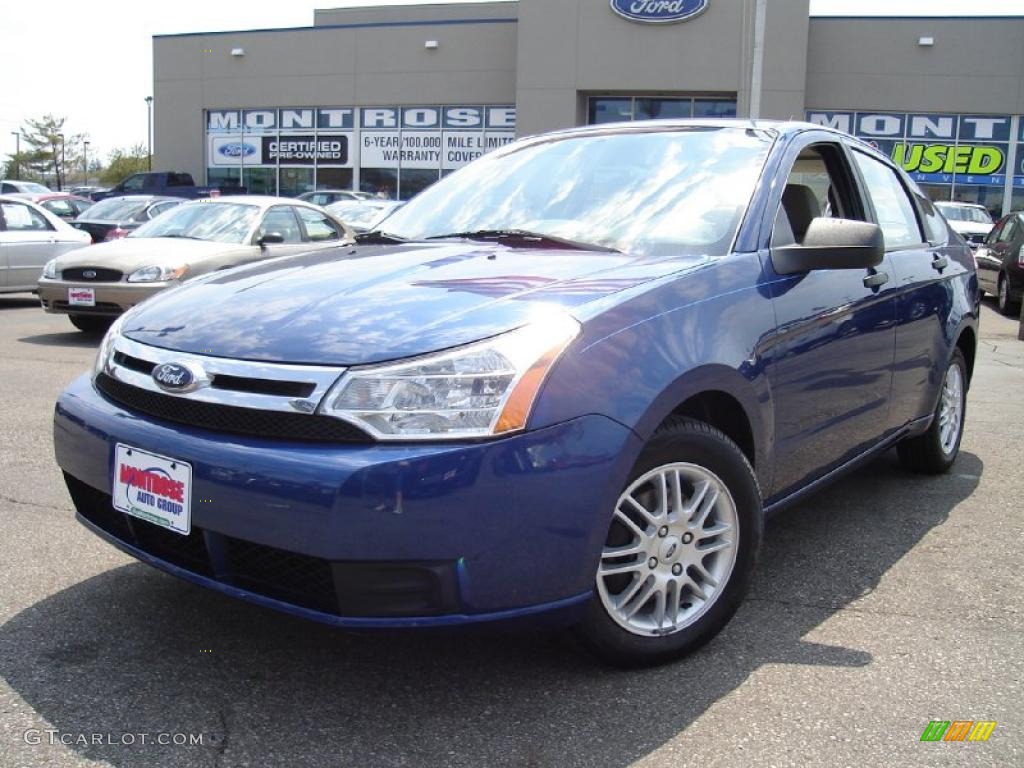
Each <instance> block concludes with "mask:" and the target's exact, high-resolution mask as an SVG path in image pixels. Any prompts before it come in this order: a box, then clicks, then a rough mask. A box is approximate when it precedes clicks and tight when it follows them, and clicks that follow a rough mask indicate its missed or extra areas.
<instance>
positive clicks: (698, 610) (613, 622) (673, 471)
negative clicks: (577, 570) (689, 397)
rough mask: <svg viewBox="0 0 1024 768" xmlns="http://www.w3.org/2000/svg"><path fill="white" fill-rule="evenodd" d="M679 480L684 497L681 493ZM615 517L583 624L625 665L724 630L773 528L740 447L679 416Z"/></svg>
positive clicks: (592, 639)
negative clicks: (639, 505)
mask: <svg viewBox="0 0 1024 768" xmlns="http://www.w3.org/2000/svg"><path fill="white" fill-rule="evenodd" d="M662 477H664V478H666V481H667V482H666V484H665V485H661V482H660V480H661V478H662ZM674 478H678V479H679V485H678V488H679V490H680V493H679V496H678V497H676V498H677V499H679V501H681V502H682V503H678V502H675V501H673V498H672V497H673V496H675V493H674V489H675V488H676V487H677V486H676V485H675V482H674ZM662 488H667V489H668V494H667V497H666V495H665V494H664V493H661V495H659V489H662ZM701 489H704V493H703V494H702V493H701ZM712 490H716V491H717V495H716V496H714V497H712V496H710V495H709V494H710V493H711V491H712ZM634 497H635V498H639V499H641V500H642V501H643V507H642V508H644V509H647V510H648V512H647V514H646V515H644V514H642V513H641V512H640V508H637V507H636V506H634V504H633V502H631V501H629V499H630V498H634ZM635 498H634V501H635ZM666 498H667V501H666V502H665V503H664V504H662V503H661V500H662V499H666ZM709 501H710V503H708V502H709ZM659 507H660V509H658V508H659ZM688 507H689V508H688ZM650 509H657V510H658V513H657V514H652V513H650ZM677 509H678V510H681V511H682V514H679V513H678V512H677V511H676V510H677ZM627 518H628V520H630V521H632V523H633V525H632V527H631V526H629V525H628V524H627V523H626V519H627ZM610 520H611V522H610V524H609V531H608V535H607V537H606V540H605V543H604V545H603V546H602V552H601V559H600V561H599V564H598V573H597V574H596V575H595V581H596V591H595V596H594V598H593V599H592V600H591V601H590V604H589V605H588V607H587V615H586V617H585V619H584V620H583V622H582V623H581V624H580V625H579V626H578V627H577V632H578V634H579V636H580V637H581V639H582V641H583V642H584V644H585V645H587V646H588V647H589V648H590V649H591V650H592V651H593V652H595V653H596V654H597V655H598V656H599V657H601V658H602V659H604V660H605V661H608V662H610V663H612V664H614V665H616V666H622V667H642V666H650V665H654V664H661V663H664V662H668V661H672V660H674V659H678V658H679V657H681V656H684V655H685V654H688V653H690V652H692V651H694V650H696V649H697V648H700V647H701V646H702V645H704V644H705V643H706V642H708V641H709V640H711V638H713V637H714V636H715V635H716V634H718V632H719V631H720V630H721V629H722V627H724V626H725V625H726V623H727V622H728V621H729V619H731V618H732V616H733V614H734V613H736V610H737V608H739V605H740V603H741V602H742V600H743V597H744V595H745V594H746V592H747V588H748V587H749V585H750V579H751V575H752V573H753V571H754V566H755V564H756V562H757V555H758V551H759V550H760V547H761V536H762V532H763V528H764V520H763V515H762V508H761V493H760V490H759V488H758V485H757V479H756V478H755V476H754V471H753V469H752V468H751V466H750V462H748V461H747V458H746V456H744V455H743V452H742V451H741V450H740V449H739V448H738V447H737V446H736V444H735V443H734V442H732V440H730V439H729V438H728V437H726V436H725V435H724V434H723V433H722V432H720V431H719V430H717V429H715V428H714V427H711V426H709V425H708V424H705V423H703V422H700V421H695V420H693V419H686V418H672V419H670V420H669V421H667V422H666V423H665V424H664V425H663V426H662V427H661V428H659V429H658V431H657V432H656V433H655V434H654V436H653V437H652V438H651V440H650V442H649V443H648V444H647V446H646V447H645V448H644V450H643V452H642V453H641V454H640V457H639V458H638V459H637V462H636V465H635V466H634V467H633V470H632V472H631V473H630V477H629V480H628V482H627V484H626V487H625V488H624V489H623V491H622V494H621V495H620V497H619V499H618V500H617V502H616V506H615V508H614V509H613V510H611V512H610ZM698 520H699V521H698ZM723 526H729V527H728V528H724V527H723ZM666 529H667V530H666ZM716 531H718V532H716ZM690 532H692V533H690ZM688 537H689V540H687V538H688ZM737 538H738V542H737ZM698 545H701V546H700V548H698ZM616 549H619V550H623V551H625V550H632V551H631V552H629V553H627V554H621V555H616V554H615V550H616ZM700 552H707V553H706V554H703V555H702V554H699V553H700ZM655 555H656V556H655ZM654 561H657V565H656V566H651V563H652V562H654ZM609 569H610V570H611V571H612V572H611V573H609V572H608V571H609ZM705 575H707V576H710V577H711V580H707V579H705V578H704V576H705ZM691 584H693V585H694V586H695V587H698V589H699V591H694V589H693V587H691V586H690V585H691ZM649 587H650V588H649ZM673 598H675V599H674V600H673ZM673 603H674V604H675V605H676V606H677V609H676V611H675V612H673V613H674V615H672V614H670V610H671V608H670V606H672V605H673ZM659 606H661V607H662V610H661V612H660V613H659ZM634 608H635V609H636V610H635V612H634V614H633V616H632V617H630V618H627V617H626V614H627V613H628V612H629V611H631V610H633V609H634ZM659 616H660V619H659V618H658V617H659Z"/></svg>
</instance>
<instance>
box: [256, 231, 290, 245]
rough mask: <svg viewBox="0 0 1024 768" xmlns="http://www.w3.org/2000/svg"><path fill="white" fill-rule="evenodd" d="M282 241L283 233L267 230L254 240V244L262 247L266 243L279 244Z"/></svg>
mask: <svg viewBox="0 0 1024 768" xmlns="http://www.w3.org/2000/svg"><path fill="white" fill-rule="evenodd" d="M283 242H284V235H282V234H281V233H280V232H267V234H265V235H264V236H263V237H261V238H260V239H259V240H257V241H256V244H257V245H258V246H259V247H260V248H264V247H266V246H268V245H280V244H281V243H283Z"/></svg>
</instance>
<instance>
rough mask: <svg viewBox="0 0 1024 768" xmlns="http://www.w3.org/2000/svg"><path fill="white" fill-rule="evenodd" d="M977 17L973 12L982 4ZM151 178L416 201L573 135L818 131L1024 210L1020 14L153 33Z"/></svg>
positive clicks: (773, 7)
mask: <svg viewBox="0 0 1024 768" xmlns="http://www.w3.org/2000/svg"><path fill="white" fill-rule="evenodd" d="M965 7H969V6H968V5H965ZM153 53H154V93H153V95H154V103H153V108H154V153H155V158H154V163H155V167H158V168H162V169H173V170H178V171H188V172H191V173H192V174H193V176H195V177H196V178H197V179H204V180H205V182H206V183H209V184H237V183H241V184H242V185H244V186H245V187H247V188H248V189H249V190H250V191H251V192H257V193H271V194H273V193H280V194H282V195H295V194H299V193H301V192H305V191H308V190H312V189H315V188H328V187H329V188H355V189H363V190H366V191H370V192H374V193H377V194H381V195H387V196H389V197H400V198H403V199H405V198H408V197H409V196H411V195H413V194H415V193H416V192H417V191H419V190H420V189H422V188H424V187H425V186H427V185H429V184H431V183H432V182H434V181H436V180H437V179H438V178H440V177H441V176H443V175H445V174H448V173H450V172H452V171H454V170H456V169H458V168H460V167H462V166H463V165H465V164H466V163H468V162H470V161H471V160H472V159H474V158H475V157H478V156H479V155H480V154H482V153H484V152H487V151H490V150H491V149H494V148H495V147H499V146H501V145H503V144H506V143H508V142H509V141H512V140H513V139H514V138H515V137H517V136H525V135H530V134H535V133H539V132H543V131H549V130H554V129H559V128H566V127H570V126H576V125H587V124H594V123H605V122H617V121H623V120H645V119H653V118H675V117H691V116H694V117H704V116H709V117H724V116H739V117H748V116H758V117H761V118H772V119H783V120H788V119H795V120H800V119H805V120H810V121H812V122H817V123H822V124H827V125H831V126H834V127H837V128H840V129H842V130H846V131H849V132H850V133H853V134H855V135H857V136H860V137H862V138H863V139H865V140H867V141H869V142H871V143H873V144H874V145H875V146H877V147H878V148H879V149H880V150H881V151H883V152H885V153H886V154H888V155H889V156H891V157H892V158H894V159H895V160H896V161H897V162H899V163H900V164H901V165H902V166H903V167H904V168H905V169H906V170H907V171H908V172H909V173H910V174H911V175H912V176H913V177H914V178H915V179H917V181H918V183H920V184H921V186H922V188H923V189H925V190H926V191H927V192H928V194H929V195H930V196H932V197H933V198H935V199H955V200H966V201H971V202H975V201H976V202H980V203H982V204H984V205H985V206H986V207H988V208H989V209H990V210H992V211H993V212H995V213H998V212H1001V211H1007V210H1010V209H1016V208H1024V120H1022V119H1021V116H1022V115H1024V17H1020V16H1016V17H998V18H995V17H978V18H970V17H956V18H951V17H896V18H894V17H884V18H882V17H835V16H830V17H826V16H821V17H812V16H810V15H809V4H808V0H770V2H764V3H758V2H757V0H611V1H609V0H510V1H502V2H488V3H460V4H434V5H406V6H387V7H363V8H344V9H326V10H317V11H315V13H314V18H313V25H312V26H310V27H302V28H289V29H273V30H246V31H238V32H216V33H213V32H211V33H199V34H184V35H164V36H158V37H155V38H154V40H153Z"/></svg>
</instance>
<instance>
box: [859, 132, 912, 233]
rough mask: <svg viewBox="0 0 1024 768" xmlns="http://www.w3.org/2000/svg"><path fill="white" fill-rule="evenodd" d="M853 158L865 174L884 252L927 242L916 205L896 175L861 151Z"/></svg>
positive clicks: (865, 181)
mask: <svg viewBox="0 0 1024 768" xmlns="http://www.w3.org/2000/svg"><path fill="white" fill-rule="evenodd" d="M853 156H854V157H855V158H856V159H857V166H858V167H859V168H860V171H861V173H862V174H863V175H864V183H865V184H866V185H867V188H868V189H867V191H868V195H869V196H870V198H871V202H872V204H873V205H874V208H875V215H876V216H877V217H878V226H880V227H881V228H882V234H883V236H884V237H885V249H886V250H887V251H891V250H894V249H897V248H907V247H909V246H913V245H920V244H921V243H922V242H924V241H923V240H922V238H921V228H920V226H918V223H917V216H916V214H915V213H914V206H913V204H912V203H911V202H910V198H909V197H908V196H907V190H906V189H904V188H903V184H902V183H901V182H900V179H899V177H898V176H897V175H896V172H895V171H893V170H892V169H891V168H889V167H888V166H887V165H885V164H884V163H880V162H879V161H877V160H875V159H874V158H873V157H868V156H867V155H865V154H863V153H862V152H857V151H854V153H853Z"/></svg>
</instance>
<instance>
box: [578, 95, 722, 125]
mask: <svg viewBox="0 0 1024 768" xmlns="http://www.w3.org/2000/svg"><path fill="white" fill-rule="evenodd" d="M689 117H736V100H735V99H732V98H727V97H723V98H693V97H688V96H677V97H647V96H594V97H592V98H591V99H590V101H589V104H588V109H587V124H588V125H600V124H603V123H622V122H630V121H632V120H677V119H684V118H689Z"/></svg>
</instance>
